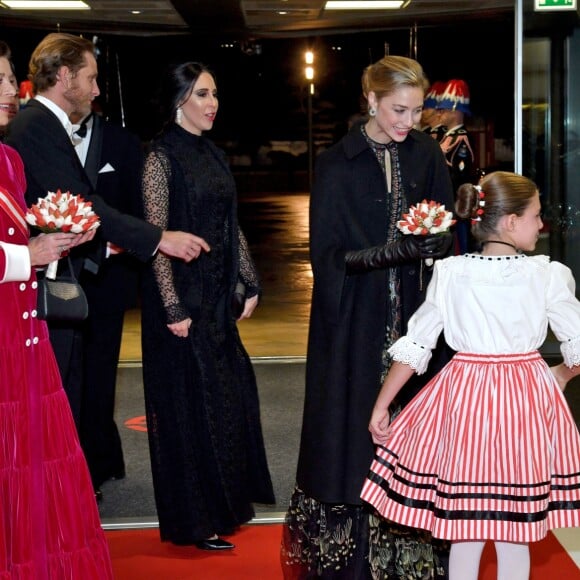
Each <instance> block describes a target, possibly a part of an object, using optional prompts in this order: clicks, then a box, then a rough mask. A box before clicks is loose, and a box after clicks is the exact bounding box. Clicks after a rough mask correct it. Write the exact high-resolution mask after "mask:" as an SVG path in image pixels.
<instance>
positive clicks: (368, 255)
mask: <svg viewBox="0 0 580 580" xmlns="http://www.w3.org/2000/svg"><path fill="white" fill-rule="evenodd" d="M452 242H453V236H452V234H451V233H449V232H445V233H443V234H433V235H426V236H414V235H412V234H410V235H405V236H403V237H402V238H401V239H400V240H397V241H396V242H391V243H390V244H385V245H384V246H374V247H373V248H367V249H366V250H353V251H350V252H347V253H346V255H345V257H344V261H345V264H346V271H347V273H348V274H360V273H361V272H369V271H370V270H380V269H382V268H390V267H392V266H399V265H400V264H404V263H406V262H412V261H414V260H420V259H422V258H441V257H442V256H445V255H446V254H447V252H448V251H449V248H450V247H451V244H452Z"/></svg>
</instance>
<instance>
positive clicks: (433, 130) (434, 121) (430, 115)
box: [421, 81, 447, 141]
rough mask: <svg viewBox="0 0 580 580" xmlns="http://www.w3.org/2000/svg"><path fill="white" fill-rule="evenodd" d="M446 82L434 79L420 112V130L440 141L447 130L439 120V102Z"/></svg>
mask: <svg viewBox="0 0 580 580" xmlns="http://www.w3.org/2000/svg"><path fill="white" fill-rule="evenodd" d="M446 84H447V83H445V82H443V81H435V82H434V83H433V84H432V85H431V88H430V89H429V91H428V92H427V95H426V97H425V101H424V102H423V112H422V114H421V131H423V132H424V133H427V134H428V135H431V137H433V139H436V140H437V141H441V139H442V138H443V135H444V134H445V132H446V131H447V127H445V125H444V124H443V123H442V122H441V110H440V109H439V102H440V101H441V97H442V96H443V91H444V90H445V86H446Z"/></svg>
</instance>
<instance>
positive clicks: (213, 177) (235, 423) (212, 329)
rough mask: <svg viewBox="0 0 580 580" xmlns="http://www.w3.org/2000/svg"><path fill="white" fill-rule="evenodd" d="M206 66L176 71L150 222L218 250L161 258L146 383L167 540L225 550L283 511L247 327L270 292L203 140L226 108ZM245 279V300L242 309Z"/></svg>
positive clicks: (151, 289) (150, 190) (151, 307)
mask: <svg viewBox="0 0 580 580" xmlns="http://www.w3.org/2000/svg"><path fill="white" fill-rule="evenodd" d="M216 95H217V93H216V85H215V81H214V78H213V76H212V75H211V73H210V72H209V71H208V70H207V69H206V68H205V67H204V66H203V65H201V64H199V63H193V62H188V63H184V64H181V65H178V66H176V67H174V68H173V69H172V70H171V71H170V73H169V74H168V75H167V79H166V83H165V86H164V87H163V100H164V102H165V105H166V107H167V110H168V119H169V121H168V122H167V124H166V126H165V129H164V130H163V132H162V134H161V135H160V136H159V137H158V138H157V139H155V140H154V141H153V143H152V147H151V151H150V152H149V154H148V156H147V160H146V164H145V169H144V175H143V200H144V210H145V217H146V219H147V220H148V221H150V222H152V223H154V224H157V225H162V224H163V227H164V229H168V228H169V229H174V228H173V227H170V226H173V225H175V226H177V224H179V228H178V229H181V230H183V231H188V232H192V233H195V234H196V235H198V236H200V237H201V238H203V239H204V240H205V241H206V242H207V247H206V248H205V250H206V251H205V252H203V253H202V254H201V255H200V257H199V258H198V259H197V260H194V261H192V262H190V263H185V262H182V261H179V260H175V259H172V258H169V257H167V256H165V255H164V254H161V253H158V254H157V255H156V256H155V258H154V259H153V261H152V264H151V266H150V267H149V268H148V269H147V271H146V273H145V275H144V282H143V292H142V347H143V382H144V387H145V406H146V414H147V430H148V436H149V448H150V455H151V467H152V471H153V486H154V491H155V501H156V506H157V513H158V517H159V528H160V534H161V540H162V541H170V542H172V543H174V544H178V545H187V544H194V545H196V546H198V547H199V548H202V549H207V550H219V549H229V548H233V547H234V545H233V544H231V543H230V542H227V541H226V540H223V539H222V538H220V537H219V536H221V535H226V536H227V535H230V534H233V533H234V531H235V530H236V528H237V527H238V526H240V524H243V523H245V522H247V521H249V520H250V519H251V518H252V517H253V516H254V509H253V506H252V503H253V502H259V503H274V501H275V500H274V492H273V488H272V482H271V478H270V473H269V470H268V465H267V462H266V454H265V450H264V442H263V438H262V429H261V424H260V411H259V401H258V393H257V387H256V379H255V376H254V372H253V368H252V364H251V361H250V359H249V357H248V354H247V352H246V350H245V349H244V346H243V345H242V342H241V340H240V336H239V334H238V330H237V326H236V318H237V317H238V318H246V317H249V316H251V314H252V312H253V310H254V308H255V307H256V305H257V303H258V296H259V293H260V286H259V282H258V276H257V273H256V269H255V266H254V263H253V261H252V259H251V256H250V253H249V251H248V245H247V242H246V240H245V238H244V236H243V234H242V232H241V230H240V228H239V226H238V221H237V195H236V187H235V183H234V179H233V176H232V173H231V171H230V169H229V167H228V164H227V162H226V158H225V155H224V153H223V152H222V151H221V150H220V149H218V148H217V147H216V146H215V145H214V144H213V143H212V142H211V141H209V140H208V139H207V138H206V137H205V136H203V132H205V131H208V130H210V129H211V128H212V125H213V122H214V119H215V116H216V112H217V109H218V101H217V96H216ZM238 280H241V281H243V283H244V285H245V289H246V296H245V300H243V301H242V302H241V309H243V310H242V311H241V313H240V312H239V311H237V312H236V311H235V310H236V309H235V308H234V302H235V301H234V300H233V296H234V290H235V287H236V284H237V282H238Z"/></svg>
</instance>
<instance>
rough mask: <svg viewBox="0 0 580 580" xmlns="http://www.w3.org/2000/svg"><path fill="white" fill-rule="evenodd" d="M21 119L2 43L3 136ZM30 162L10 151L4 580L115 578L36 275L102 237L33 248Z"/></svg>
mask: <svg viewBox="0 0 580 580" xmlns="http://www.w3.org/2000/svg"><path fill="white" fill-rule="evenodd" d="M17 110H18V87H17V84H16V78H15V76H14V71H13V67H12V64H11V61H10V50H9V48H8V46H7V45H6V44H5V43H4V42H1V41H0V135H1V132H2V130H3V129H4V128H5V127H6V125H7V124H8V122H9V121H10V119H11V118H12V117H13V116H14V115H15V114H16V112H17ZM25 189H26V181H25V177H24V168H23V164H22V160H21V159H20V157H19V156H18V154H17V153H16V151H14V150H13V149H11V148H10V147H8V146H6V145H3V144H2V143H0V578H2V579H3V580H9V579H12V578H14V579H18V580H61V579H62V580H64V579H67V580H77V579H78V580H107V579H112V578H113V573H112V568H111V561H110V557H109V551H108V546H107V542H106V539H105V536H104V532H103V530H102V528H101V523H100V519H99V512H98V509H97V505H96V501H95V497H94V492H93V486H92V484H91V479H90V476H89V472H88V469H87V465H86V462H85V458H84V455H83V452H82V450H81V447H80V444H79V441H78V437H77V433H76V429H75V425H74V422H73V419H72V414H71V411H70V407H69V404H68V399H67V397H66V394H65V392H64V390H63V388H62V383H61V379H60V375H59V372H58V367H57V365H56V360H55V358H54V353H53V350H52V347H51V344H50V341H49V338H48V330H47V326H46V323H45V322H43V321H41V320H39V319H38V318H37V316H36V294H37V290H36V287H37V282H36V273H35V267H37V266H42V265H45V264H47V263H49V262H51V261H53V260H56V259H58V258H59V257H60V254H61V253H62V251H65V250H66V249H68V248H70V247H72V246H75V245H77V244H79V243H83V242H85V241H88V240H89V239H90V238H91V237H92V236H93V235H94V234H89V235H86V234H65V233H55V234H40V235H39V236H36V237H35V238H32V239H30V240H29V231H28V226H27V224H26V222H25V219H24V216H25V213H26V205H25V202H24V191H25Z"/></svg>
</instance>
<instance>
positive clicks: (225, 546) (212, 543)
mask: <svg viewBox="0 0 580 580" xmlns="http://www.w3.org/2000/svg"><path fill="white" fill-rule="evenodd" d="M195 547H196V548H199V549H200V550H232V549H233V548H235V546H234V544H231V543H230V542H226V541H225V540H222V539H221V538H210V539H206V540H201V542H195Z"/></svg>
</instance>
